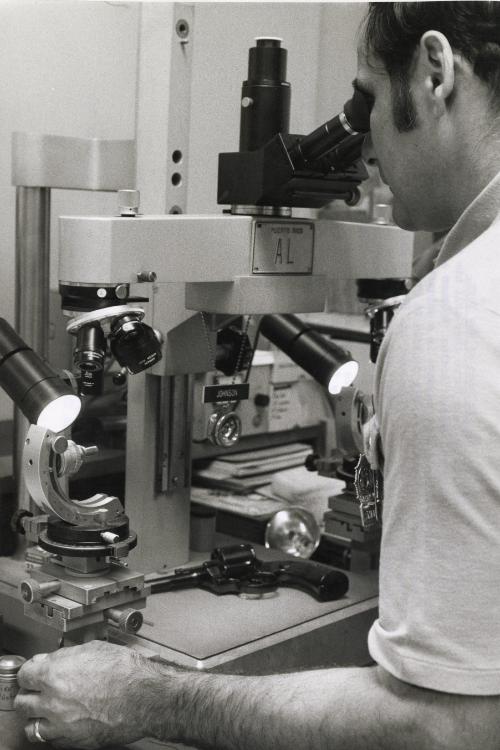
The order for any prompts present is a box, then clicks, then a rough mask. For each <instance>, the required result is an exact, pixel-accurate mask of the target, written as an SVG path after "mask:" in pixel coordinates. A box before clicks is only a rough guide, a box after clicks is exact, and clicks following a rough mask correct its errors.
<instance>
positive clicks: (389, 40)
mask: <svg viewBox="0 0 500 750" xmlns="http://www.w3.org/2000/svg"><path fill="white" fill-rule="evenodd" d="M356 85H357V86H358V87H359V88H360V89H361V90H363V91H365V93H367V94H368V95H369V96H371V97H372V98H373V108H372V113H371V119H370V127H371V140H372V142H373V149H374V152H375V153H374V155H375V157H376V159H377V161H378V162H379V166H380V170H381V174H382V177H383V179H384V180H385V181H386V182H387V183H388V184H389V186H390V187H391V189H392V191H393V193H394V216H395V220H396V222H397V223H398V224H400V226H402V227H404V228H407V229H427V230H431V231H438V230H446V229H448V228H450V227H451V226H452V224H453V223H454V222H455V221H456V220H457V219H458V217H459V215H460V214H461V213H462V211H463V210H465V208H466V207H467V205H468V204H469V203H470V202H471V201H472V200H473V199H474V197H475V196H476V195H477V194H478V193H479V192H480V190H481V189H482V188H483V187H484V186H485V185H486V184H487V183H488V182H489V180H490V179H491V178H492V177H493V176H494V174H495V173H496V172H497V171H498V170H499V169H500V124H499V123H500V3H496V2H491V3H490V2H406V3H371V4H370V8H369V11H368V15H367V18H366V20H365V22H364V24H363V27H362V38H361V40H360V44H359V48H358V76H357V79H356ZM368 140H370V139H368ZM369 145H370V144H369Z"/></svg>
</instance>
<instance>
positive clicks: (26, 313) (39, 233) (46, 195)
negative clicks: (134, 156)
mask: <svg viewBox="0 0 500 750" xmlns="http://www.w3.org/2000/svg"><path fill="white" fill-rule="evenodd" d="M49 281H50V189H49V188H41V187H18V188H17V189H16V299H15V328H16V331H17V332H18V333H19V335H20V336H21V338H22V339H24V341H26V343H27V344H29V345H30V346H31V347H33V349H34V350H35V351H36V352H37V354H39V355H40V356H41V357H45V358H47V357H48V353H49V351H48V350H49V295H50V291H49ZM27 429H28V423H27V420H26V419H25V417H24V416H23V415H22V414H21V412H20V411H19V410H18V409H15V410H14V456H13V459H14V476H15V478H16V486H17V500H18V503H17V507H18V508H28V507H29V495H28V493H27V492H26V489H25V486H24V481H23V478H22V472H21V459H22V451H23V446H24V440H25V437H26V432H27Z"/></svg>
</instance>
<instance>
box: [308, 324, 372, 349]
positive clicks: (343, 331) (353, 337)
mask: <svg viewBox="0 0 500 750" xmlns="http://www.w3.org/2000/svg"><path fill="white" fill-rule="evenodd" d="M307 325H308V326H309V328H313V329H314V330H315V331H317V332H318V333H322V334H324V335H325V336H330V337H331V338H333V339H338V340H339V341H359V342H360V343H362V344H369V343H370V342H371V337H370V334H369V333H365V332H364V331H353V330H352V329H349V328H337V327H336V326H329V325H324V324H323V323H311V322H310V321H308V322H307Z"/></svg>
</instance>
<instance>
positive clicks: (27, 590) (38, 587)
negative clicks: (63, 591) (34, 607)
mask: <svg viewBox="0 0 500 750" xmlns="http://www.w3.org/2000/svg"><path fill="white" fill-rule="evenodd" d="M60 588H61V583H60V581H45V582H43V583H40V582H39V581H35V579H34V578H30V579H27V580H26V581H22V582H21V585H20V586H19V590H20V592H21V598H22V599H23V601H25V602H26V603H27V604H32V603H33V602H41V601H42V599H45V597H46V596H50V595H51V594H56V593H57V592H58V591H59V589H60Z"/></svg>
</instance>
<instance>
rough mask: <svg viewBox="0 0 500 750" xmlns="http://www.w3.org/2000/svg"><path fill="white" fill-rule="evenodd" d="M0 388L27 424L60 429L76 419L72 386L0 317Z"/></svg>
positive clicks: (76, 403)
mask: <svg viewBox="0 0 500 750" xmlns="http://www.w3.org/2000/svg"><path fill="white" fill-rule="evenodd" d="M0 387H2V388H3V389H4V391H5V392H6V393H7V395H8V396H10V398H11V399H12V400H13V401H14V403H15V405H16V406H17V407H18V408H19V409H20V410H21V411H22V413H23V414H24V416H25V417H26V418H27V419H28V421H29V422H30V423H31V424H36V425H40V426H41V427H45V428H47V429H50V430H52V432H61V431H62V430H65V429H66V428H67V427H69V426H70V425H71V424H73V422H74V421H75V419H76V418H77V416H78V414H79V412H80V408H81V402H80V399H79V398H78V396H75V394H74V393H73V391H72V389H71V388H70V386H69V385H67V384H66V383H65V382H64V381H63V380H62V379H61V378H60V377H59V375H58V374H57V372H56V371H55V370H53V369H52V367H50V365H48V364H47V363H46V362H44V361H43V360H42V359H41V358H40V357H39V356H38V355H37V354H36V353H35V352H34V351H33V350H32V349H31V348H30V347H29V346H28V345H27V344H26V343H25V342H24V341H23V340H22V338H21V337H20V336H18V335H17V333H16V332H15V331H14V329H13V328H12V326H10V325H9V323H7V321H6V320H4V319H3V318H0Z"/></svg>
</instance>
